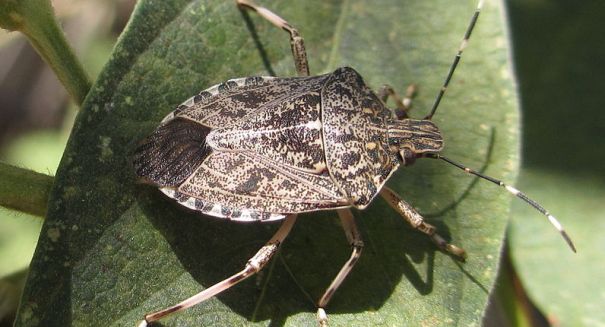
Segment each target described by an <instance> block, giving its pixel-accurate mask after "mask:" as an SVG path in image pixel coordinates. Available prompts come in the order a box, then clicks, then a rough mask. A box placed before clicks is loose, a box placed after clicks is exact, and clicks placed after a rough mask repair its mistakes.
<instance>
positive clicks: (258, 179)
mask: <svg viewBox="0 0 605 327" xmlns="http://www.w3.org/2000/svg"><path fill="white" fill-rule="evenodd" d="M178 192H180V193H184V194H187V195H189V196H191V197H194V198H196V199H199V200H202V201H204V202H209V203H215V204H221V205H222V206H224V207H229V208H236V209H239V210H252V211H259V212H269V213H275V214H287V213H299V212H307V211H315V210H322V209H334V208H339V207H346V206H349V204H348V201H347V199H346V198H344V197H343V196H342V195H341V194H340V191H339V190H338V188H337V187H336V185H334V183H333V182H332V180H331V178H330V177H329V176H319V175H314V174H308V173H304V172H301V171H299V170H297V169H293V168H291V167H287V166H283V165H276V164H275V163H274V162H272V161H269V160H267V159H265V158H262V157H260V156H257V155H254V154H252V153H243V152H220V151H217V152H213V153H212V154H211V155H210V156H209V157H208V158H206V160H205V161H204V162H203V163H202V164H201V165H200V167H199V168H198V169H197V170H196V171H195V173H194V174H193V175H192V176H191V178H189V179H188V180H187V181H185V182H184V183H183V184H182V185H181V186H180V187H179V188H178ZM209 214H212V213H209ZM217 216H218V215H217Z"/></svg>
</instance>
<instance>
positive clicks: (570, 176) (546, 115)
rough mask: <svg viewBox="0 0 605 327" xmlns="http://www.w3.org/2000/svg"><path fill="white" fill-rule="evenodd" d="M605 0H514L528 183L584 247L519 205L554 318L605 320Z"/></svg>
mask: <svg viewBox="0 0 605 327" xmlns="http://www.w3.org/2000/svg"><path fill="white" fill-rule="evenodd" d="M603 5H604V3H603V2H601V1H571V2H570V1H563V0H557V1H523V0H514V1H510V2H509V13H510V17H511V25H512V26H511V30H512V35H513V39H514V45H515V46H514V48H515V53H514V54H515V66H516V67H517V71H518V76H519V84H520V90H521V103H522V105H523V114H524V125H525V128H524V131H526V132H525V133H524V134H525V135H524V141H523V143H524V151H523V153H524V166H527V169H524V170H523V172H522V174H521V178H520V179H519V184H520V185H519V187H520V188H521V189H523V190H524V191H526V192H527V193H528V194H529V195H530V196H532V197H533V198H534V199H536V200H537V201H539V202H540V203H542V204H543V205H544V207H546V208H547V209H548V210H549V211H550V212H551V213H553V214H554V215H555V216H556V217H557V218H558V219H559V220H560V221H561V223H562V224H563V226H564V227H565V228H566V230H567V232H568V233H569V235H570V236H571V237H572V238H573V240H574V242H575V243H576V245H577V249H578V253H576V254H574V253H571V252H570V251H569V250H568V249H567V248H566V246H565V243H564V242H563V241H562V240H561V239H560V237H559V236H558V235H557V233H556V232H554V231H553V230H549V229H548V226H549V225H548V223H547V222H546V221H544V220H543V219H540V216H536V215H535V213H534V212H532V211H528V210H526V209H525V208H523V207H518V206H516V205H515V206H514V207H513V217H514V219H513V220H512V224H511V228H510V249H511V255H512V258H513V262H514V263H515V265H516V268H517V271H518V273H519V276H520V277H521V279H522V282H523V285H524V286H525V288H526V290H527V292H528V294H529V296H530V297H531V298H532V299H533V301H534V302H535V303H536V305H537V306H538V307H539V308H540V309H541V310H542V312H543V313H544V314H545V316H547V317H548V318H549V320H550V321H551V322H552V324H553V325H554V326H602V325H603V321H605V313H604V311H603V299H604V295H605V284H603V283H602V282H601V280H602V276H603V271H604V270H605V255H604V252H603V248H604V245H605V236H604V235H605V234H604V233H602V232H601V231H602V230H603V227H604V226H603V224H604V221H605V220H604V219H603V212H604V211H605V204H604V203H603V199H604V198H605V184H604V183H603V181H604V180H605V165H603V162H604V161H605V151H603V150H602V149H603V148H604V146H605V134H604V133H603V126H604V122H605V111H604V110H603V108H605V97H603V96H601V92H602V90H603V89H605V80H604V79H603V78H602V76H604V75H605V66H603V65H595V63H598V62H600V61H601V60H602V58H603V57H604V56H605V43H603V42H602V37H601V35H599V34H598V33H593V31H598V30H603V29H604V28H605V21H603V19H602V16H603V15H602V13H603V8H604V6H603ZM528 31H531V32H530V33H528ZM538 36H539V37H538Z"/></svg>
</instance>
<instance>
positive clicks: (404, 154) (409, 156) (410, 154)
mask: <svg viewBox="0 0 605 327" xmlns="http://www.w3.org/2000/svg"><path fill="white" fill-rule="evenodd" d="M399 155H400V156H401V161H403V165H404V166H409V165H412V164H413V163H414V162H416V158H417V156H416V154H415V153H414V151H412V150H410V149H408V148H402V149H401V150H399Z"/></svg>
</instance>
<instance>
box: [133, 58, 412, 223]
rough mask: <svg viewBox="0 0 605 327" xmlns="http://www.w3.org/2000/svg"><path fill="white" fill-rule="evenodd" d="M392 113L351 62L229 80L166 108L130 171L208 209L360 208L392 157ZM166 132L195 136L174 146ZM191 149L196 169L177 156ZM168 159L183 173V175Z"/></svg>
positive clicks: (221, 213) (231, 213)
mask: <svg viewBox="0 0 605 327" xmlns="http://www.w3.org/2000/svg"><path fill="white" fill-rule="evenodd" d="M391 115H392V114H391V111H390V110H389V109H387V108H386V107H385V106H384V104H383V103H382V102H381V101H380V100H379V99H378V98H377V97H376V95H375V94H374V93H373V92H372V91H371V90H370V89H369V88H368V87H367V86H366V85H365V83H364V82H363V79H362V78H361V76H360V75H359V74H358V73H357V72H356V71H355V70H353V69H351V68H346V67H345V68H339V69H337V70H336V71H334V72H333V73H330V74H325V75H320V76H313V77H291V78H275V77H247V78H240V79H233V80H229V81H227V82H224V83H222V84H219V85H215V86H213V87H211V88H209V89H207V90H204V91H202V92H200V93H199V94H198V95H196V96H194V97H192V98H190V99H188V100H187V101H185V102H184V103H183V104H181V105H180V106H178V107H177V109H176V110H175V111H173V112H171V113H170V114H168V115H167V116H166V117H165V118H164V120H163V121H162V124H161V125H160V127H158V129H157V130H156V132H154V134H152V135H151V136H150V137H148V138H147V139H146V140H145V141H143V142H142V144H143V145H142V146H141V147H139V149H137V150H136V151H135V159H134V163H135V168H136V171H137V174H138V175H139V176H140V177H142V178H143V179H145V180H147V181H148V182H151V183H152V184H154V185H157V186H159V187H160V189H161V190H162V192H163V193H165V194H166V195H168V196H170V197H172V198H174V199H175V200H177V201H178V202H179V203H180V204H182V205H184V206H186V207H188V208H191V209H194V210H198V211H201V212H203V213H206V214H209V215H212V216H216V217H223V218H228V219H233V220H241V221H257V220H276V219H281V218H283V217H285V215H287V214H289V213H300V212H309V211H315V210H325V209H336V208H343V207H350V206H355V207H358V208H363V207H365V206H366V205H367V204H369V203H370V201H371V200H372V199H373V198H374V196H376V194H377V193H378V191H379V190H380V188H381V187H382V186H383V185H384V183H385V182H386V180H387V179H388V178H389V176H390V175H391V174H392V172H393V171H395V170H396V169H397V167H398V166H399V165H400V164H401V161H400V159H398V157H397V155H396V153H392V152H390V151H389V149H388V146H389V142H388V141H389V140H388V126H387V125H388V122H389V120H390V119H392V116H391ZM186 122H189V123H186ZM191 122H194V123H195V124H191ZM181 126H185V127H186V128H187V129H190V131H187V132H182V131H180V130H178V129H177V128H179V127H181ZM196 126H197V127H196ZM170 133H173V134H174V135H180V134H185V135H194V136H196V137H195V138H191V139H194V140H195V142H197V143H195V142H194V141H190V142H189V144H188V145H187V146H185V145H183V144H178V139H177V138H175V137H171V136H170ZM199 135H202V136H203V137H204V140H202V141H201V142H200V141H199ZM167 139H168V140H170V142H167V141H165V140H167ZM195 145H198V146H199V147H202V148H203V151H201V150H200V148H196V147H195ZM175 153H176V154H175ZM192 156H194V157H195V160H193V161H191V162H193V163H194V164H195V167H191V166H192V165H194V164H189V165H188V164H183V163H179V158H181V159H186V158H191V157H192ZM150 157H151V158H155V159H149V158H150ZM162 158H168V159H170V162H168V163H166V162H163V159H162ZM171 167H176V168H177V169H181V168H182V167H185V168H187V169H188V170H187V172H189V171H191V173H189V174H188V175H187V177H186V178H184V179H183V175H184V174H183V173H178V172H170V171H169V170H170V168H171ZM165 175H169V176H173V177H171V178H166V177H165ZM166 180H168V181H170V183H168V182H166Z"/></svg>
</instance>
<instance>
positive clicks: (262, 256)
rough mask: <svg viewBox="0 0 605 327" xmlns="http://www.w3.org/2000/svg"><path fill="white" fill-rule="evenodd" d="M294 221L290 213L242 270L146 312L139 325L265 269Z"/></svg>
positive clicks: (204, 297)
mask: <svg viewBox="0 0 605 327" xmlns="http://www.w3.org/2000/svg"><path fill="white" fill-rule="evenodd" d="M294 222H296V215H290V216H288V217H286V219H285V221H284V222H283V223H282V225H281V226H280V227H279V229H278V230H277V232H276V233H275V234H274V235H273V237H272V238H271V239H270V240H269V241H268V242H267V243H266V244H265V246H263V247H262V248H261V249H260V250H258V252H257V253H256V254H255V255H254V256H253V257H252V258H250V260H248V262H247V263H246V266H245V267H244V269H243V270H242V271H240V272H239V273H237V274H235V275H233V276H231V277H229V278H227V279H225V280H223V281H221V282H218V283H216V284H214V285H212V286H211V287H209V288H207V289H205V290H203V291H201V292H199V293H198V294H196V295H194V296H192V297H190V298H188V299H186V300H184V301H182V302H180V303H178V304H176V305H174V306H171V307H169V308H166V309H163V310H160V311H157V312H153V313H149V314H146V315H145V319H144V320H143V321H141V322H140V323H139V327H144V326H147V324H149V323H151V322H154V321H157V320H159V319H161V318H164V317H166V316H168V315H170V314H173V313H175V312H179V311H181V310H185V309H187V308H189V307H191V306H194V305H196V304H198V303H200V302H203V301H206V300H208V299H209V298H211V297H213V296H215V295H217V294H219V293H221V292H223V291H225V290H227V289H229V288H230V287H231V286H234V285H235V284H237V283H239V282H241V281H243V280H244V279H246V278H248V277H250V276H252V275H254V274H255V273H257V272H259V271H260V270H261V269H263V267H265V265H266V264H267V263H268V262H269V260H271V258H272V257H273V255H275V253H276V252H277V250H278V249H279V246H280V245H281V244H282V243H283V242H284V239H285V238H286V236H288V234H289V233H290V231H291V230H292V226H294Z"/></svg>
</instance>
